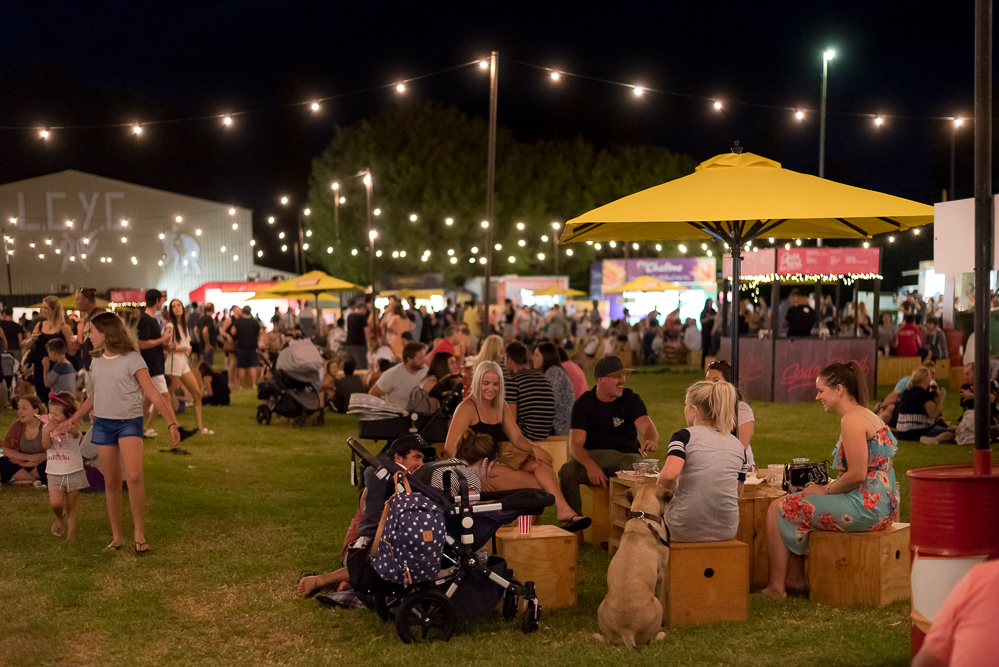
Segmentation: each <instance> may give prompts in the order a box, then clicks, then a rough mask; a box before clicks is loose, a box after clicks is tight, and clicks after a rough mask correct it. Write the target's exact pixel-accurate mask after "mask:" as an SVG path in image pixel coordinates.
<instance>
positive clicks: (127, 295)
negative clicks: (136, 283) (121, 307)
mask: <svg viewBox="0 0 999 667" xmlns="http://www.w3.org/2000/svg"><path fill="white" fill-rule="evenodd" d="M160 291H161V292H163V290H160ZM163 296H164V297H165V296H166V292H163ZM145 302H146V290H144V289H123V290H111V303H145Z"/></svg>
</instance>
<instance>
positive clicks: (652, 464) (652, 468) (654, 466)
mask: <svg viewBox="0 0 999 667" xmlns="http://www.w3.org/2000/svg"><path fill="white" fill-rule="evenodd" d="M645 465H646V466H647V468H648V469H647V470H646V471H645V472H647V473H650V474H653V475H654V474H656V473H657V472H659V459H645Z"/></svg>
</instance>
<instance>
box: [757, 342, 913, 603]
mask: <svg viewBox="0 0 999 667" xmlns="http://www.w3.org/2000/svg"><path fill="white" fill-rule="evenodd" d="M815 387H816V390H817V395H816V400H818V401H819V402H821V403H822V405H823V406H824V407H825V411H826V412H837V413H839V414H840V415H841V417H842V418H841V419H840V429H841V431H840V438H839V440H838V441H837V443H836V447H835V449H833V461H834V465H835V467H836V469H837V470H839V471H840V474H839V476H838V477H837V478H836V479H834V480H833V481H831V482H830V483H829V484H826V485H821V484H812V483H809V484H808V485H807V486H806V487H805V488H804V489H803V490H802V491H799V492H798V493H792V494H790V495H788V496H786V497H784V498H782V499H781V500H779V501H777V502H775V503H773V504H771V505H770V511H769V513H768V515H767V553H768V555H769V557H770V582H769V584H768V585H767V587H766V588H765V589H763V594H764V595H766V596H768V597H771V598H775V599H780V598H784V597H787V592H788V591H791V592H792V593H796V592H802V591H804V589H805V588H806V587H807V584H808V579H807V578H806V576H805V555H806V554H807V553H808V535H809V533H810V532H811V531H813V530H836V531H843V532H850V533H861V532H865V531H873V530H887V529H888V528H890V527H891V524H892V521H894V520H896V518H897V514H898V506H899V498H898V486H897V485H896V484H895V471H894V470H893V469H892V458H893V457H894V456H895V451H896V450H897V449H898V443H897V442H896V441H895V436H894V435H892V432H891V431H890V430H889V428H888V427H887V426H886V425H885V423H884V422H883V421H881V420H880V419H879V418H878V417H877V415H875V414H874V413H873V412H871V411H870V410H868V409H867V408H866V407H865V406H866V405H867V379H866V378H865V376H864V372H863V371H862V370H861V368H860V365H859V364H858V363H857V362H855V361H851V362H850V363H849V364H830V365H829V366H826V367H825V368H824V369H822V372H821V373H819V376H818V377H817V378H816V379H815Z"/></svg>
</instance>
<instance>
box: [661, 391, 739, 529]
mask: <svg viewBox="0 0 999 667" xmlns="http://www.w3.org/2000/svg"><path fill="white" fill-rule="evenodd" d="M736 400H737V399H736V393H735V387H733V386H732V385H731V384H729V383H727V382H710V381H707V380H705V381H702V382H698V383H696V384H694V385H693V386H692V387H690V389H688V390H687V397H686V399H685V400H684V404H683V416H684V418H685V419H686V421H687V428H685V429H683V430H680V431H677V432H676V433H674V434H673V436H672V437H671V438H670V441H669V448H668V449H667V451H666V462H665V463H664V464H663V469H662V472H660V473H659V479H658V481H657V483H658V484H659V486H661V487H663V488H664V489H665V490H666V491H667V492H673V499H672V500H670V501H669V503H668V504H667V505H666V513H665V515H664V517H663V518H664V519H665V521H666V526H667V527H668V528H669V531H670V536H671V537H672V539H674V540H676V541H677V542H715V541H719V540H730V539H732V538H733V537H735V533H736V531H737V530H738V528H739V487H740V486H741V484H742V482H744V481H745V479H746V449H745V447H743V445H742V443H741V442H739V439H738V438H737V437H735V436H734V435H732V430H733V429H734V428H735V406H736Z"/></svg>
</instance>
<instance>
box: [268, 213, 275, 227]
mask: <svg viewBox="0 0 999 667" xmlns="http://www.w3.org/2000/svg"><path fill="white" fill-rule="evenodd" d="M267 224H268V225H273V224H274V216H273V215H272V216H271V217H269V218H267Z"/></svg>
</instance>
